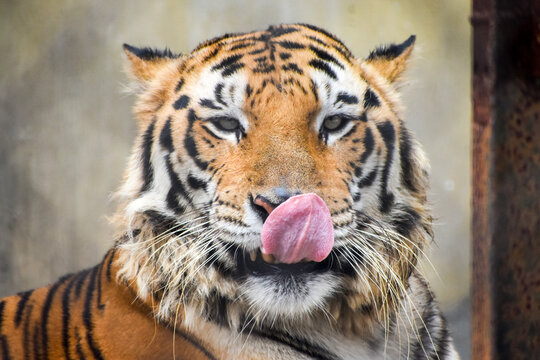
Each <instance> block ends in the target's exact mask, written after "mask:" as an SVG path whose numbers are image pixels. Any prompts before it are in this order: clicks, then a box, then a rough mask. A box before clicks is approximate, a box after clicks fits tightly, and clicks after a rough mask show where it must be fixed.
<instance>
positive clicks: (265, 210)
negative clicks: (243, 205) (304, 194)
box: [251, 187, 300, 223]
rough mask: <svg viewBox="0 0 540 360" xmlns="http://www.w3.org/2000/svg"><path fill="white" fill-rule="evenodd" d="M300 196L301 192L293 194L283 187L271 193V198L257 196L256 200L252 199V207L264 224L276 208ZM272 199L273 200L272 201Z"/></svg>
mask: <svg viewBox="0 0 540 360" xmlns="http://www.w3.org/2000/svg"><path fill="white" fill-rule="evenodd" d="M298 194H300V192H296V193H292V192H291V191H289V190H288V189H285V188H283V187H278V188H274V189H272V190H271V191H270V193H269V196H265V195H262V194H259V195H257V196H255V198H251V206H252V208H253V210H255V212H256V213H257V214H258V215H259V217H260V218H261V220H262V222H263V223H264V222H265V221H266V219H267V218H268V215H270V213H272V211H274V209H275V208H277V207H278V206H279V205H280V204H282V203H284V202H285V201H287V200H288V199H289V198H290V197H292V196H294V195H298ZM270 198H272V200H270Z"/></svg>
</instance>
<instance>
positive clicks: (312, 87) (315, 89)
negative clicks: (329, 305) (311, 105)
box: [310, 79, 319, 101]
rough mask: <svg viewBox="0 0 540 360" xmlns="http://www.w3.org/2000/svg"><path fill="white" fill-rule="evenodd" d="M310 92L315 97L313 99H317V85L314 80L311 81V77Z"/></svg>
mask: <svg viewBox="0 0 540 360" xmlns="http://www.w3.org/2000/svg"><path fill="white" fill-rule="evenodd" d="M310 88H311V92H312V93H313V96H314V97H315V101H319V94H318V91H317V85H315V81H313V79H311V86H310Z"/></svg>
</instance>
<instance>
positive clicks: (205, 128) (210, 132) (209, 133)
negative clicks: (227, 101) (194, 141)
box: [201, 125, 223, 140]
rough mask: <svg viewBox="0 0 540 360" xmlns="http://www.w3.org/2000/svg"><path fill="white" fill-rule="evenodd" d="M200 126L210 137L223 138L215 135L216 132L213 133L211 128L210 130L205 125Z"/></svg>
mask: <svg viewBox="0 0 540 360" xmlns="http://www.w3.org/2000/svg"><path fill="white" fill-rule="evenodd" d="M201 128H202V129H203V130H204V131H206V133H207V134H208V135H210V136H211V137H213V138H215V139H217V140H223V139H222V138H220V137H219V136H217V135H216V134H214V132H213V131H212V130H210V129H209V128H208V127H207V126H206V125H201Z"/></svg>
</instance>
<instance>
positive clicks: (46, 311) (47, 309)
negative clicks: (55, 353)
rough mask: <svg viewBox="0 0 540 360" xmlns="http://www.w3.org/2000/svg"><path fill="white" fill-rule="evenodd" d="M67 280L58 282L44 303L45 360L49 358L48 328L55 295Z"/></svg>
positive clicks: (50, 290)
mask: <svg viewBox="0 0 540 360" xmlns="http://www.w3.org/2000/svg"><path fill="white" fill-rule="evenodd" d="M65 280H66V278H61V279H60V280H58V282H56V283H55V284H53V285H52V286H51V287H50V288H49V291H48V292H47V297H46V298H45V302H44V303H43V309H42V312H41V350H42V352H43V358H44V359H48V358H49V350H48V349H49V333H48V328H47V325H48V322H49V312H50V310H51V305H52V301H53V298H54V294H55V293H56V291H57V290H58V288H59V287H60V285H62V283H63V282H64V281H65Z"/></svg>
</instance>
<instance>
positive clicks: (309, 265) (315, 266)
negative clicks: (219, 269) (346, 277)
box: [238, 249, 331, 276]
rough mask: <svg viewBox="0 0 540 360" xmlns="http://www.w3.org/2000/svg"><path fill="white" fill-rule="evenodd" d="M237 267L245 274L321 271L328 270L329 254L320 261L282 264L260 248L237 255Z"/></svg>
mask: <svg viewBox="0 0 540 360" xmlns="http://www.w3.org/2000/svg"><path fill="white" fill-rule="evenodd" d="M238 261H239V269H242V270H243V271H244V273H245V274H246V275H253V276H266V275H287V274H289V275H299V274H306V273H322V272H326V271H328V270H330V267H331V261H330V256H328V257H327V258H326V259H324V260H323V261H321V262H315V261H306V260H303V261H301V262H297V263H293V264H284V263H280V262H277V261H276V260H275V258H274V257H273V256H272V255H269V254H263V253H262V252H261V250H260V249H258V250H254V251H251V252H246V251H243V255H242V256H239V257H238Z"/></svg>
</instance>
